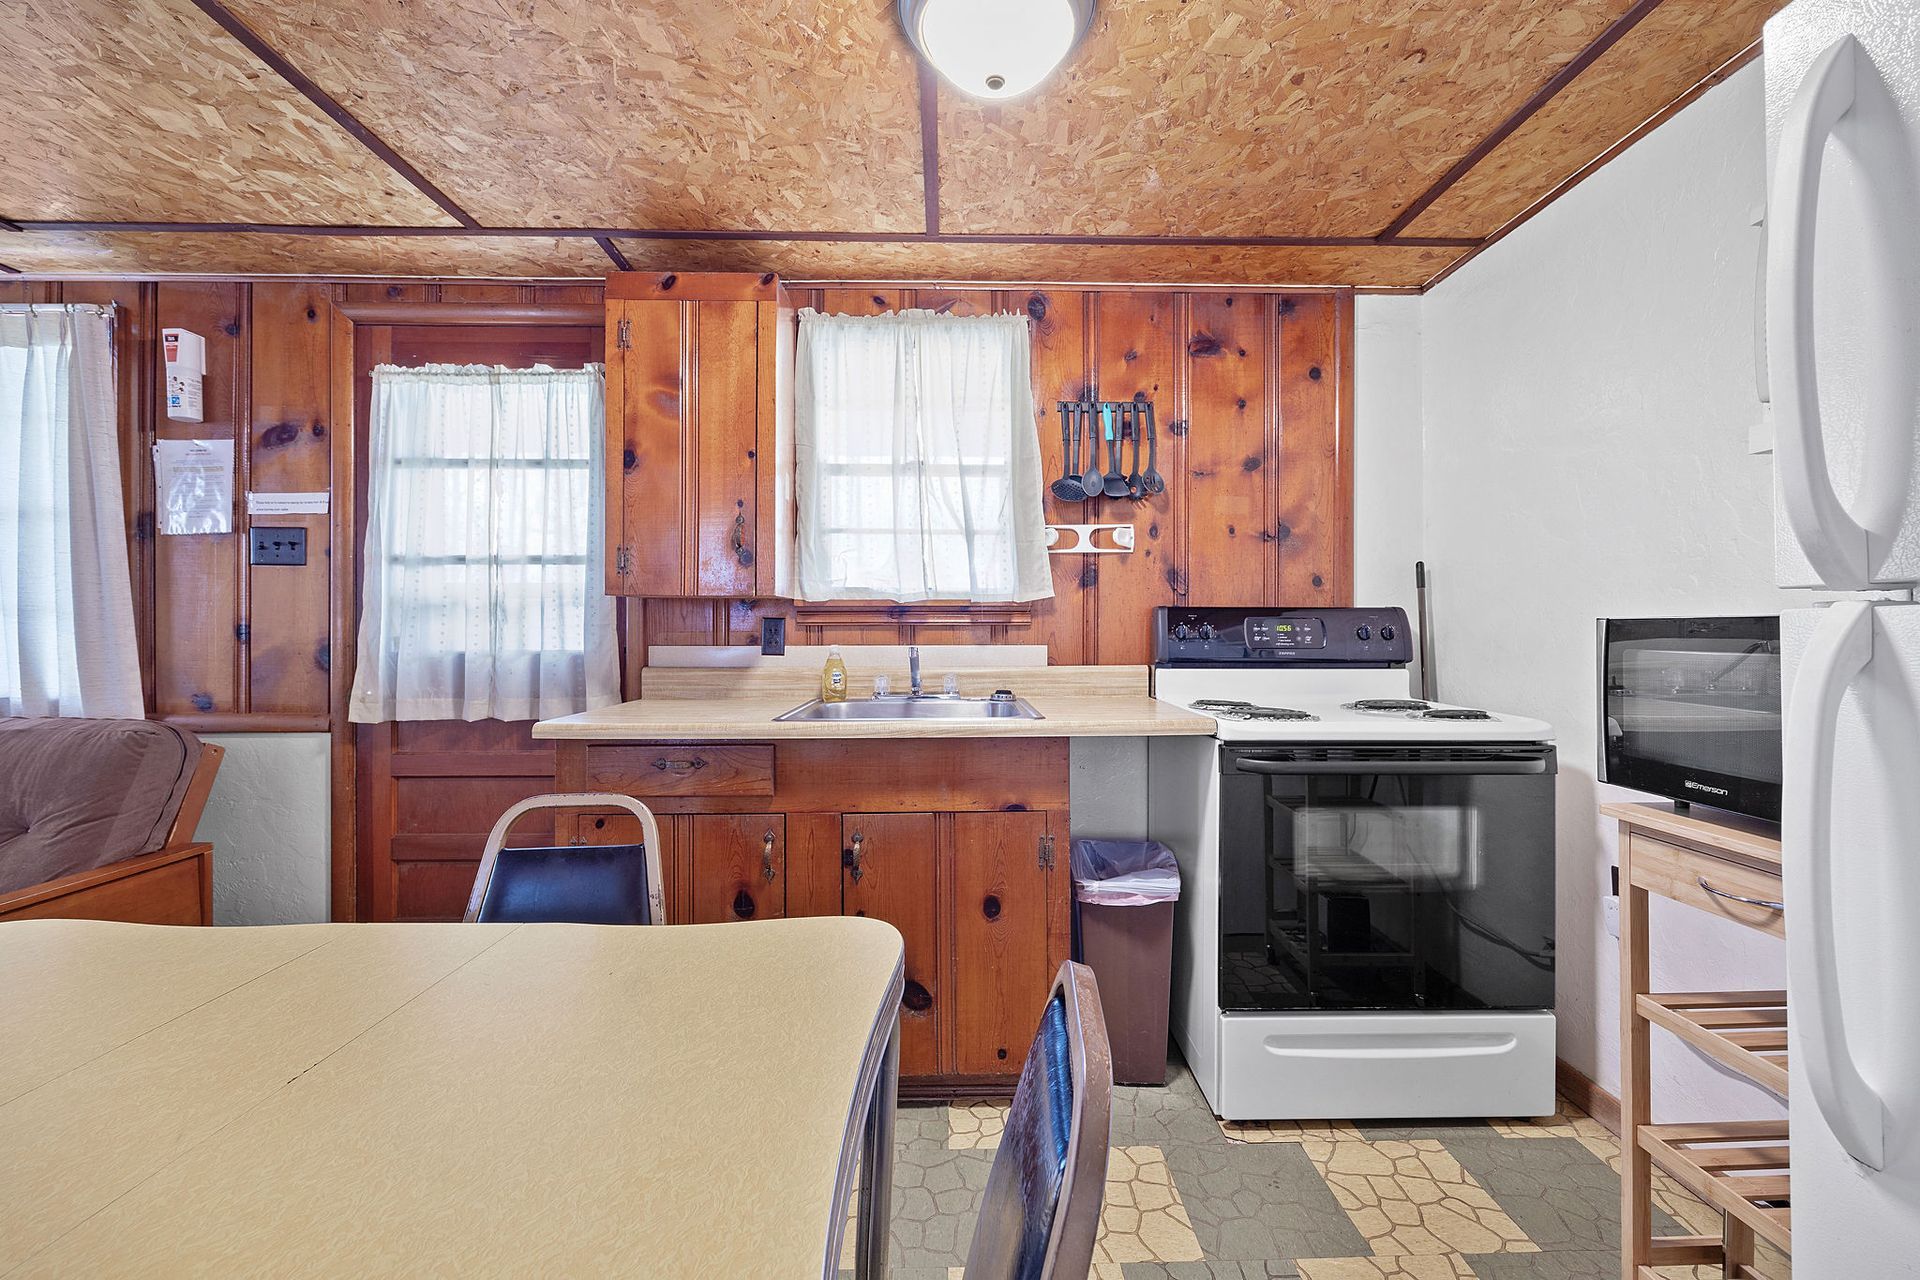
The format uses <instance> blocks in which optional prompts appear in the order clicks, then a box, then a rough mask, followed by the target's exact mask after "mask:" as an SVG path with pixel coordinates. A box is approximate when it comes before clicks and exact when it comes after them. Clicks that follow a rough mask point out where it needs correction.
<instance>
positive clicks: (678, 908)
mask: <svg viewBox="0 0 1920 1280" xmlns="http://www.w3.org/2000/svg"><path fill="white" fill-rule="evenodd" d="M571 821H572V823H573V839H572V840H571V841H570V842H569V843H572V844H643V843H645V838H644V835H643V833H642V832H641V829H640V819H638V818H636V817H634V816H633V815H632V814H630V813H583V814H579V815H578V816H576V817H574V818H572V819H571ZM654 821H655V822H656V823H657V824H658V825H659V827H660V881H661V884H660V896H661V900H662V901H664V902H665V903H666V904H667V923H668V924H686V923H687V921H688V919H689V914H688V910H687V905H686V884H687V874H686V871H685V868H684V867H683V866H681V865H680V862H679V861H677V860H676V855H677V854H678V853H679V852H680V849H681V846H682V845H684V844H685V841H684V840H681V839H678V838H677V836H678V833H679V823H680V822H681V819H678V818H675V817H673V816H672V815H670V814H655V815H654Z"/></svg>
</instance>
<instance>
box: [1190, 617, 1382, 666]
mask: <svg viewBox="0 0 1920 1280" xmlns="http://www.w3.org/2000/svg"><path fill="white" fill-rule="evenodd" d="M1412 630H1413V629H1412V628H1411V627H1410V626H1408V625H1407V615H1406V611H1405V610H1404V609H1349V608H1328V609H1276V608H1272V607H1270V606H1268V607H1258V606H1256V607H1253V608H1246V609H1219V608H1206V609H1184V608H1175V607H1170V606H1162V607H1161V608H1158V609H1155V610H1154V615H1153V648H1154V662H1155V664H1156V665H1158V666H1163V667H1234V666H1243V667H1245V666H1277V667H1291V666H1311V667H1325V666H1348V667H1401V666H1405V665H1406V664H1407V663H1409V662H1411V661H1412V660H1413V634H1412Z"/></svg>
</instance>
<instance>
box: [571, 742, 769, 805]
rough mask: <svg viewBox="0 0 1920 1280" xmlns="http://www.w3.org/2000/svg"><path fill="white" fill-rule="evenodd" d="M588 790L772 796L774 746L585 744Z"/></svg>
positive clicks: (637, 794)
mask: <svg viewBox="0 0 1920 1280" xmlns="http://www.w3.org/2000/svg"><path fill="white" fill-rule="evenodd" d="M587 790H589V791H616V792H619V793H620V794H622V795H629V796H643V797H644V796H770V795H772V794H773V745H772V744H771V743H766V742H746V743H739V742H728V743H714V744H711V745H707V746H700V745H698V744H696V745H692V746H665V747H638V746H633V747H628V746H620V747H599V746H595V747H589V748H588V749H587Z"/></svg>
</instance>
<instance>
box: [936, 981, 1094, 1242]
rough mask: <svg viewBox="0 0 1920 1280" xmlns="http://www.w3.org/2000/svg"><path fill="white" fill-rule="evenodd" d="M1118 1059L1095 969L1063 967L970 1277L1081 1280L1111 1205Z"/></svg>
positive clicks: (998, 1159) (976, 1232)
mask: <svg viewBox="0 0 1920 1280" xmlns="http://www.w3.org/2000/svg"><path fill="white" fill-rule="evenodd" d="M1112 1107H1113V1058H1112V1055H1111V1053H1110V1052H1109V1050H1108V1047H1107V1024H1106V1020H1105V1018H1103V1017H1102V1016H1101V1012H1100V990H1099V987H1098V986H1097V985H1096V984H1095V983H1094V980H1093V970H1091V969H1089V968H1087V967H1086V966H1085V965H1080V964H1072V963H1068V964H1063V965H1061V966H1060V972H1059V974H1058V975H1056V976H1055V978H1054V980H1053V991H1052V992H1051V993H1050V994H1049V995H1048V997H1047V1006H1046V1009H1045V1011H1044V1012H1042V1014H1041V1015H1040V1029H1039V1031H1038V1033H1037V1034H1035V1036H1034V1037H1033V1047H1032V1048H1030V1049H1029V1050H1027V1061H1026V1065H1025V1067H1023V1068H1022V1069H1021V1072H1020V1084H1019V1087H1018V1088H1017V1089H1016V1090H1015V1092H1014V1095H1013V1105H1012V1107H1010V1108H1009V1109H1008V1111H1007V1124H1006V1128H1005V1130H1004V1131H1003V1132H1002V1133H1001V1135H1000V1151H999V1153H998V1154H997V1155H995V1156H994V1159H993V1171H992V1172H991V1173H990V1174H988V1175H987V1191H986V1195H985V1196H984V1197H983V1198H982V1200H981V1203H980V1220H979V1222H978V1223H976V1224H975V1226H974V1229H973V1246H972V1248H970V1249H969V1250H968V1251H967V1270H966V1280H1054V1278H1055V1277H1059V1280H1066V1277H1069V1276H1071V1277H1074V1280H1079V1278H1080V1277H1083V1276H1085V1275H1086V1274H1087V1272H1088V1270H1089V1269H1090V1268H1091V1267H1092V1265H1093V1240H1094V1236H1095V1234H1096V1233H1097V1231H1098V1229H1099V1226H1100V1206H1101V1204H1102V1203H1103V1202H1104V1201H1105V1199H1106V1184H1107V1139H1108V1136H1109V1120H1110V1117H1111V1114H1112Z"/></svg>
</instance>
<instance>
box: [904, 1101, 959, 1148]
mask: <svg viewBox="0 0 1920 1280" xmlns="http://www.w3.org/2000/svg"><path fill="white" fill-rule="evenodd" d="M893 1138H894V1142H895V1144H896V1145H898V1146H901V1147H938V1148H940V1149H941V1150H943V1151H944V1150H946V1146H947V1104H946V1103H944V1102H938V1103H935V1102H903V1103H901V1104H900V1107H899V1109H898V1110H897V1111H896V1112H895V1113H894V1120H893Z"/></svg>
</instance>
